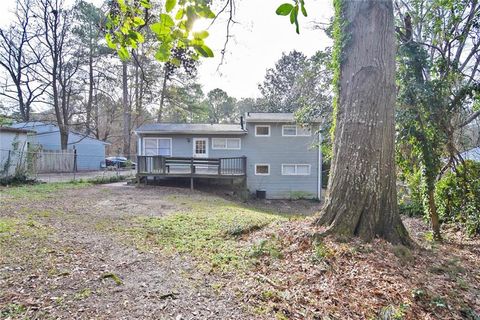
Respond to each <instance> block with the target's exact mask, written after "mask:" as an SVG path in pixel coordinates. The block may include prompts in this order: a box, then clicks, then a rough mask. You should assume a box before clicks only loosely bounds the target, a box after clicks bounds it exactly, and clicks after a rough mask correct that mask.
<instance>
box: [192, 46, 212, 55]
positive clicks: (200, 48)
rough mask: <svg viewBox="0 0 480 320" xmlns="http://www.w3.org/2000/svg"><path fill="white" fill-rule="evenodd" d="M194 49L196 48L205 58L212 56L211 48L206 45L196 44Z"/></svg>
mask: <svg viewBox="0 0 480 320" xmlns="http://www.w3.org/2000/svg"><path fill="white" fill-rule="evenodd" d="M195 50H196V51H197V52H198V53H199V54H200V55H201V56H202V57H205V58H212V57H213V51H212V49H210V48H209V47H207V46H206V45H203V46H196V47H195Z"/></svg>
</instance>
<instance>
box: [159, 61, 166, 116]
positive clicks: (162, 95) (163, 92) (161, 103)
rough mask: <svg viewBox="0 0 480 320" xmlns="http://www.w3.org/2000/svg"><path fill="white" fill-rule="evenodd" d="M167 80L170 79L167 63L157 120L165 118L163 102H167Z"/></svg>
mask: <svg viewBox="0 0 480 320" xmlns="http://www.w3.org/2000/svg"><path fill="white" fill-rule="evenodd" d="M167 81H168V67H167V64H166V63H165V66H164V72H163V84H162V93H161V95H160V107H159V108H158V114H157V122H162V118H163V104H164V103H165V94H166V91H167Z"/></svg>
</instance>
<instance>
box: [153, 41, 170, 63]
mask: <svg viewBox="0 0 480 320" xmlns="http://www.w3.org/2000/svg"><path fill="white" fill-rule="evenodd" d="M169 58H170V49H169V48H168V46H166V45H164V44H163V45H161V46H160V47H159V48H158V50H157V52H156V53H155V59H157V60H158V61H162V62H166V61H168V59H169Z"/></svg>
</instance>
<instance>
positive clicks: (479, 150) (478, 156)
mask: <svg viewBox="0 0 480 320" xmlns="http://www.w3.org/2000/svg"><path fill="white" fill-rule="evenodd" d="M460 156H462V158H463V159H465V160H474V161H480V147H476V148H473V149H470V150H467V151H464V152H462V153H460Z"/></svg>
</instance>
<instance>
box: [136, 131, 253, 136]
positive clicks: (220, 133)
mask: <svg viewBox="0 0 480 320" xmlns="http://www.w3.org/2000/svg"><path fill="white" fill-rule="evenodd" d="M133 132H135V134H137V135H138V134H216V135H217V134H218V135H226V134H231V135H242V134H247V131H245V130H242V131H240V130H239V131H209V130H179V131H176V130H169V131H161V130H147V131H143V130H135V131H133Z"/></svg>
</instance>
